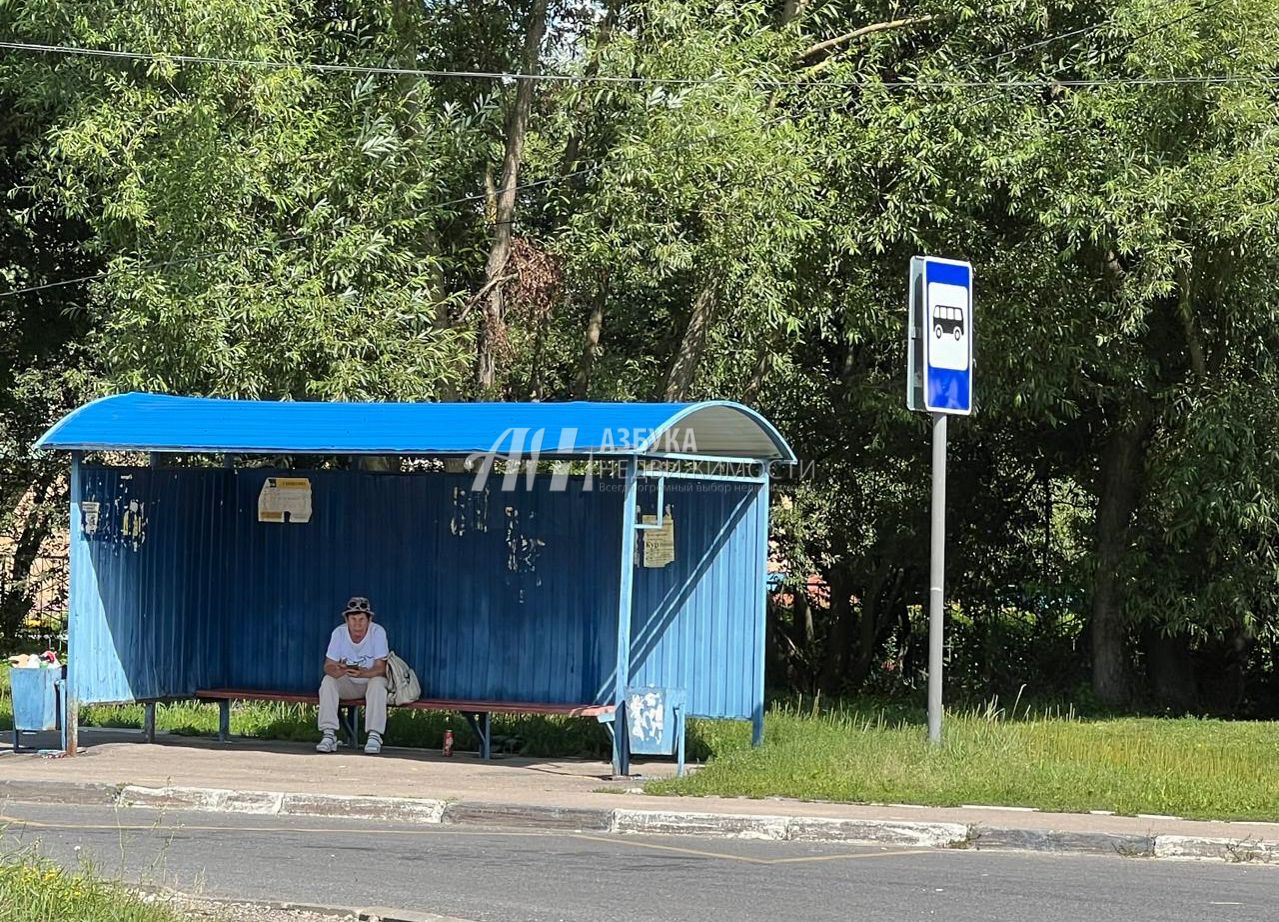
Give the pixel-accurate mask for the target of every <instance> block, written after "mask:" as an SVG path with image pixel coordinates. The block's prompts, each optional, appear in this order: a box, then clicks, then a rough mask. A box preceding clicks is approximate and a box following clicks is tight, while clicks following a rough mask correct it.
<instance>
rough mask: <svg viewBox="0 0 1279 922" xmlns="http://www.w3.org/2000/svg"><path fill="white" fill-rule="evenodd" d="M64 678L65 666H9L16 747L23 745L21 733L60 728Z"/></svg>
mask: <svg viewBox="0 0 1279 922" xmlns="http://www.w3.org/2000/svg"><path fill="white" fill-rule="evenodd" d="M61 680H62V668H61V667H47V668H44V669H10V670H9V689H10V692H11V694H12V697H13V748H14V750H15V751H16V750H17V749H18V748H19V746H18V740H19V734H21V733H34V732H37V731H40V730H56V729H58V686H59V684H60V683H61Z"/></svg>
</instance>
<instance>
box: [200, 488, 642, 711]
mask: <svg viewBox="0 0 1279 922" xmlns="http://www.w3.org/2000/svg"><path fill="white" fill-rule="evenodd" d="M294 473H295V476H296V475H300V474H301V473H302V472H294ZM268 476H271V473H270V472H267V471H252V470H242V471H239V472H237V474H236V497H237V514H236V516H235V528H234V537H233V541H234V546H235V567H234V570H233V572H232V573H231V574H230V576H231V580H232V583H233V587H234V588H233V590H232V605H233V608H234V610H235V611H236V612H237V613H238V614H239V615H240V621H241V623H242V624H243V625H244V626H245V629H246V630H252V631H254V632H257V633H258V634H259V636H260V637H261V638H262V641H261V642H239V643H236V644H234V645H233V646H231V647H229V648H228V658H227V660H226V662H225V664H224V669H225V671H224V675H225V677H226V684H228V685H233V686H243V687H248V688H281V689H289V690H299V691H300V690H313V688H314V686H315V685H316V683H317V681H318V678H319V675H320V659H321V657H322V655H323V652H324V649H325V646H326V644H327V641H328V636H329V633H330V631H332V630H333V628H334V627H335V626H336V625H337V624H339V623H340V621H341V617H340V612H341V608H342V605H343V604H344V603H345V602H346V600H347V598H348V597H350V596H352V595H365V596H368V597H369V598H370V600H371V601H372V602H373V606H374V608H375V609H376V611H377V620H378V621H379V623H381V624H382V625H383V626H384V627H385V628H386V630H387V633H388V635H389V637H390V640H391V646H392V647H393V648H394V649H396V650H397V651H398V652H400V653H401V655H402V656H404V657H405V659H407V660H408V661H409V663H410V664H411V665H412V666H413V667H414V668H415V669H416V670H417V672H418V675H419V676H420V678H421V680H422V686H423V694H424V695H426V696H429V697H443V698H462V699H468V698H469V699H479V700H511V701H521V700H522V701H538V702H557V703H594V702H597V701H603V700H606V699H605V698H604V697H602V695H604V694H606V693H607V692H608V691H609V690H610V688H611V684H612V672H613V669H612V661H613V658H614V657H613V650H614V648H615V638H616V622H617V596H618V580H619V574H618V567H617V562H616V561H617V553H618V547H619V545H620V537H619V532H620V526H621V512H620V503H619V499H618V497H619V494H618V493H617V492H616V491H609V490H605V489H597V490H594V491H584V490H583V489H582V482H581V481H580V480H578V479H573V480H571V481H570V482H569V489H568V491H567V492H562V493H552V492H550V491H549V486H550V481H549V478H546V477H539V478H538V479H537V480H536V481H535V483H534V486H533V488H532V489H531V490H529V489H527V488H526V487H525V486H524V483H523V481H522V480H521V482H520V486H519V489H518V490H517V491H515V492H501V491H500V490H499V489H497V487H498V486H499V484H500V479H499V480H495V481H494V482H492V483H491V485H490V488H489V489H488V490H487V491H483V492H473V491H472V490H471V485H472V481H473V477H472V476H470V475H449V474H414V475H399V474H376V473H354V472H346V471H343V472H306V476H308V477H310V479H311V484H312V491H313V499H312V505H313V508H314V512H313V517H312V519H311V522H310V523H309V524H305V525H276V524H264V523H260V522H258V521H257V515H256V509H257V498H258V493H259V491H260V490H261V488H262V482H263V480H264V479H265V478H266V477H268ZM597 486H601V487H602V486H604V484H603V483H601V482H599V481H597ZM241 650H244V651H254V652H253V653H252V654H251V655H240V654H239V653H238V652H237V651H241Z"/></svg>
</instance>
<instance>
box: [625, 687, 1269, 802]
mask: <svg viewBox="0 0 1279 922" xmlns="http://www.w3.org/2000/svg"><path fill="white" fill-rule="evenodd" d="M921 718H922V715H919V714H916V713H913V712H910V711H908V710H904V709H895V710H894V711H888V712H886V711H883V710H877V711H872V710H864V709H858V708H857V707H855V706H838V707H835V708H833V709H830V710H826V711H823V712H821V713H819V714H813V713H811V712H801V710H800V709H799V708H798V707H797V706H795V705H784V706H781V707H777V708H774V709H773V710H772V711H771V712H770V713H769V715H768V718H767V722H766V730H765V739H766V742H765V745H764V746H762V747H760V748H759V749H752V748H751V747H750V739H749V729H748V728H746V727H744V726H741V725H731V724H700V725H699V726H698V731H699V732H700V733H701V734H702V737H703V742H704V744H705V745H707V746H708V748H709V749H711V750H712V751H713V752H714V753H715V757H714V758H713V759H712V760H711V761H710V762H709V764H708V765H706V766H705V767H704V768H703V769H701V770H700V771H698V772H696V773H694V774H692V775H691V776H689V777H687V778H684V779H676V780H671V781H661V782H653V783H650V784H648V785H647V786H646V788H645V790H646V791H649V792H650V793H657V794H684V795H723V796H738V797H775V796H776V797H791V798H799V799H803V800H816V801H838V802H847V803H913V804H926V805H931V806H956V805H959V804H997V805H1004V806H1023V807H1038V808H1040V809H1042V810H1053V811H1066V812H1082V811H1087V810H1113V811H1115V812H1117V813H1121V814H1126V815H1132V814H1136V813H1160V814H1173V815H1177V816H1184V817H1188V818H1200V819H1250V820H1279V770H1277V769H1276V766H1277V765H1279V723H1274V722H1242V721H1221V720H1197V719H1179V720H1174V719H1167V718H1135V717H1134V718H1110V719H1096V720H1083V719H1079V718H1078V717H1076V716H1075V715H1074V714H1073V713H1071V712H1065V713H1063V712H1061V711H1057V712H1054V713H1048V714H1044V713H1039V714H1036V715H1026V716H1021V717H1018V718H1017V719H1009V718H1008V717H1007V716H1006V715H1005V714H1004V712H1003V711H1002V710H999V709H998V708H996V707H995V706H993V705H992V706H991V707H988V708H986V709H985V710H982V711H969V712H966V713H963V714H949V715H947V719H946V724H945V734H944V743H943V745H942V746H941V747H940V748H938V749H935V750H934V749H932V748H931V747H929V746H928V745H926V743H925V740H924V737H925V733H924V728H923V726H922V719H921Z"/></svg>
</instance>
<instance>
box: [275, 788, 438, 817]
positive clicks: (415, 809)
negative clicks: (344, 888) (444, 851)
mask: <svg viewBox="0 0 1279 922" xmlns="http://www.w3.org/2000/svg"><path fill="white" fill-rule="evenodd" d="M281 796H282V797H283V798H284V799H283V803H282V804H281V806H280V810H279V812H280V813H281V814H283V815H285V816H340V817H351V818H353V819H365V820H390V821H393V822H400V823H440V822H442V821H443V817H444V808H445V807H446V806H447V804H446V803H445V802H444V801H442V800H426V799H416V798H413V799H410V798H407V797H366V796H359V795H356V796H347V795H342V794H284V795H281Z"/></svg>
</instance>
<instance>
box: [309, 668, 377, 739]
mask: <svg viewBox="0 0 1279 922" xmlns="http://www.w3.org/2000/svg"><path fill="white" fill-rule="evenodd" d="M343 698H363V699H364V732H366V733H376V734H378V735H379V736H381V735H382V734H383V733H385V732H386V679H385V678H384V677H383V676H374V677H373V678H371V679H353V678H351V677H350V676H342V677H341V678H340V679H335V678H333V676H331V675H326V676H325V677H324V681H323V682H321V683H320V729H321V730H332V731H333V732H334V733H336V732H337V729H338V706H339V705H340V704H341V702H342V699H343Z"/></svg>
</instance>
